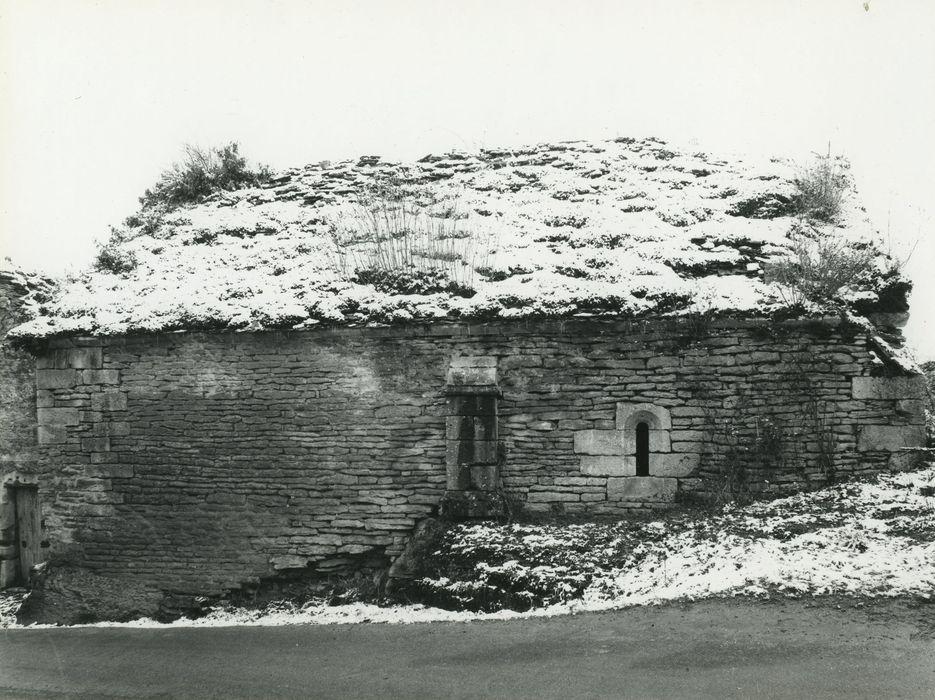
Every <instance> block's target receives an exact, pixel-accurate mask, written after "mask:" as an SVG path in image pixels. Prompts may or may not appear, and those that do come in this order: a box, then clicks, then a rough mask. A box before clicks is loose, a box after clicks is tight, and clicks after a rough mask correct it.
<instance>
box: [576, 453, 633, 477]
mask: <svg viewBox="0 0 935 700" xmlns="http://www.w3.org/2000/svg"><path fill="white" fill-rule="evenodd" d="M581 473H582V474H587V475H588V476H633V475H635V474H636V459H634V458H633V457H626V456H616V457H604V456H593V455H582V456H581Z"/></svg>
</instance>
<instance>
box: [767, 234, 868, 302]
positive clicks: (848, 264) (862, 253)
mask: <svg viewBox="0 0 935 700" xmlns="http://www.w3.org/2000/svg"><path fill="white" fill-rule="evenodd" d="M790 238H791V239H792V244H791V246H790V254H789V255H788V256H786V257H784V258H779V259H777V260H774V261H771V262H770V263H768V264H767V265H766V267H765V269H764V272H765V275H766V281H767V282H776V283H778V284H779V285H780V288H781V289H782V290H783V291H782V294H783V296H784V297H785V299H784V301H786V302H787V303H789V304H791V305H793V306H795V305H801V304H803V303H804V302H806V301H811V302H814V303H817V304H825V303H827V302H829V301H831V300H832V299H834V298H835V297H836V296H837V295H838V293H839V292H840V291H841V290H842V289H843V288H844V287H846V286H848V285H860V284H861V283H867V282H869V281H870V278H871V277H872V275H873V272H874V269H875V262H876V260H877V258H878V256H879V253H878V251H876V250H875V249H874V248H873V247H872V246H870V245H867V244H862V243H856V242H853V241H849V240H847V239H846V238H845V237H843V236H841V235H835V234H828V233H825V232H821V231H819V230H817V229H815V228H813V227H809V226H807V225H805V224H800V225H798V226H797V227H794V229H793V231H792V232H791V233H790Z"/></svg>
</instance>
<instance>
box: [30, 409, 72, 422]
mask: <svg viewBox="0 0 935 700" xmlns="http://www.w3.org/2000/svg"><path fill="white" fill-rule="evenodd" d="M36 418H37V420H38V422H39V425H78V409H77V408H37V409H36Z"/></svg>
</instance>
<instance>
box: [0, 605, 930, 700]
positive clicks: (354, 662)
mask: <svg viewBox="0 0 935 700" xmlns="http://www.w3.org/2000/svg"><path fill="white" fill-rule="evenodd" d="M933 631H935V605H924V604H912V603H905V602H897V603H885V604H879V605H871V606H867V607H854V605H853V604H850V605H845V606H844V608H843V609H838V608H837V607H836V606H835V605H833V604H828V603H824V604H821V605H818V606H812V605H810V604H809V603H806V602H803V601H785V602H768V603H762V602H754V601H709V602H704V603H696V604H693V605H685V606H666V607H657V608H636V609H630V610H623V611H616V612H607V613H591V614H583V615H576V616H568V617H555V618H549V619H531V620H513V621H498V622H472V623H432V624H418V625H334V626H289V627H214V628H157V629H128V628H71V629H34V630H30V629H7V630H0V697H4V698H7V697H9V698H34V697H50V698H56V697H81V698H110V697H133V698H163V697H195V698H236V697H249V698H281V697H307V698H433V697H451V698H489V697H496V698H500V697H502V698H510V699H511V700H513V699H516V698H561V699H562V700H566V699H570V698H617V697H620V698H623V697H626V698H796V699H799V698H848V700H851V699H853V698H874V699H876V698H933V697H935V641H933V640H935V633H933Z"/></svg>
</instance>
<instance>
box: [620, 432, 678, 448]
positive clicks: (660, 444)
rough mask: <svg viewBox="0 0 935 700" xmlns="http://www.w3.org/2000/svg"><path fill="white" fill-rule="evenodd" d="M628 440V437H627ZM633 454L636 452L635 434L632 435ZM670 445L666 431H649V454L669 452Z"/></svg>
mask: <svg viewBox="0 0 935 700" xmlns="http://www.w3.org/2000/svg"><path fill="white" fill-rule="evenodd" d="M628 438H629V436H628ZM632 441H633V452H634V453H635V452H636V433H635V432H634V433H633V436H632ZM671 450H672V445H671V442H670V440H669V431H668V430H650V431H649V451H650V452H670V451H671Z"/></svg>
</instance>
